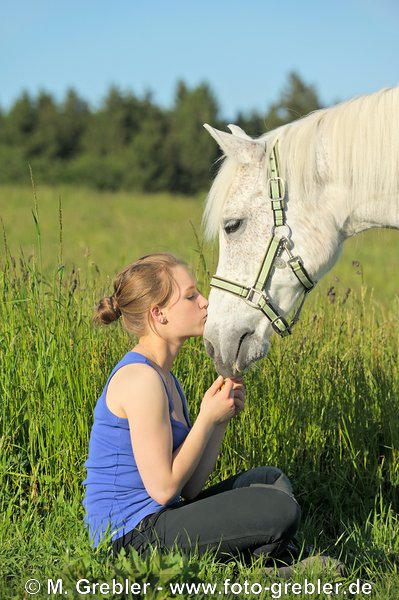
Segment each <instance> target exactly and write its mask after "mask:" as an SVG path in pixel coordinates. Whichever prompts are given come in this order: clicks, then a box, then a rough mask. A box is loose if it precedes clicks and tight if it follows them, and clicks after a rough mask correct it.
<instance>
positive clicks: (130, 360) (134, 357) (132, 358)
mask: <svg viewBox="0 0 399 600" xmlns="http://www.w3.org/2000/svg"><path fill="white" fill-rule="evenodd" d="M131 364H143V365H148V366H149V367H151V368H152V369H154V371H155V372H156V373H158V375H159V377H160V378H161V381H162V383H163V385H164V388H165V391H166V395H167V397H168V404H169V412H170V413H172V412H173V400H172V396H171V393H170V391H169V388H168V386H167V385H166V381H165V379H164V378H163V376H162V375H161V373H160V372H159V371H158V369H156V368H155V367H154V365H153V364H152V362H151V361H150V360H149V359H148V358H147V357H146V356H144V354H140V353H139V352H133V351H130V352H127V353H126V354H125V356H124V357H123V358H122V359H121V360H120V361H119V362H118V364H117V365H116V366H115V367H114V368H113V370H112V372H111V375H110V376H109V378H108V381H107V386H108V383H109V382H110V380H111V378H112V377H113V375H115V373H116V371H118V370H119V369H121V368H122V367H125V366H126V365H131ZM172 375H173V373H172ZM173 377H174V375H173ZM180 389H181V388H180V386H179V391H180ZM183 396H184V394H183ZM183 404H184V405H185V403H184V402H183ZM184 410H185V412H186V407H185V406H184Z"/></svg>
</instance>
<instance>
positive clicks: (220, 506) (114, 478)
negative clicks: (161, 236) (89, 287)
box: [84, 254, 300, 557]
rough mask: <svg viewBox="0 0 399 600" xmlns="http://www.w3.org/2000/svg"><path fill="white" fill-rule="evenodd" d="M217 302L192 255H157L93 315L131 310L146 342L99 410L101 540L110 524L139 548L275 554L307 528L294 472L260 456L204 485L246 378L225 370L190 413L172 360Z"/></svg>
mask: <svg viewBox="0 0 399 600" xmlns="http://www.w3.org/2000/svg"><path fill="white" fill-rule="evenodd" d="M207 307H208V302H207V300H206V298H204V296H203V295H202V294H201V293H200V292H199V291H198V289H197V287H196V283H195V281H194V279H193V276H192V275H191V273H190V271H189V270H188V268H187V266H186V265H185V264H184V263H183V262H182V261H180V260H178V259H177V258H175V257H174V256H172V255H170V254H152V255H148V256H144V257H143V258H140V259H139V260H137V261H136V262H135V263H133V264H131V265H130V266H128V267H126V268H125V269H124V270H123V271H122V272H121V273H120V274H119V275H118V276H117V277H116V279H115V282H114V293H113V295H112V296H111V297H109V298H104V299H103V300H101V302H100V303H99V305H98V307H97V312H96V316H95V321H97V322H98V323H104V324H109V323H112V322H114V321H116V320H118V319H119V318H122V322H123V325H124V328H125V329H126V330H127V332H128V333H131V334H134V335H135V336H136V337H137V338H138V343H137V344H136V346H135V347H134V348H133V350H132V351H130V352H128V353H127V354H126V355H125V356H124V357H123V358H122V360H121V361H120V362H119V363H118V364H117V365H116V367H115V368H114V369H113V371H112V373H111V375H110V377H109V378H108V381H107V383H106V386H105V388H104V390H103V392H102V394H101V396H100V398H99V400H98V402H97V405H96V407H95V410H94V424H93V428H92V431H91V436H90V445H89V456H88V459H87V461H86V463H85V467H86V469H87V478H86V480H85V481H84V485H85V487H86V489H85V497H84V506H85V509H86V523H87V525H88V527H89V531H90V536H91V538H92V540H93V543H94V545H98V544H99V542H100V541H101V540H102V539H104V537H106V536H108V535H111V536H112V543H113V550H114V553H115V554H117V553H118V552H119V551H120V550H121V549H122V548H124V549H125V550H126V552H128V551H129V548H130V547H134V548H136V549H137V550H138V551H139V552H140V553H143V554H145V553H146V552H147V551H148V550H149V548H150V547H151V546H156V547H158V548H159V549H160V550H169V549H172V548H176V547H177V548H178V549H180V550H181V551H182V552H190V551H191V550H196V551H197V552H198V553H200V554H201V553H203V552H205V551H206V550H208V549H213V550H214V552H215V553H216V554H217V556H218V557H221V556H222V555H226V554H227V555H237V554H238V553H249V554H254V555H256V556H257V555H259V554H261V553H267V554H268V555H269V556H272V557H277V556H279V555H281V553H282V552H283V551H284V550H285V548H286V547H287V545H288V543H289V541H290V540H291V538H292V537H293V535H294V534H295V532H296V529H297V527H298V523H299V519H300V509H299V506H298V504H297V502H296V500H295V499H294V497H293V495H292V489H291V484H290V482H289V480H288V478H287V477H286V476H285V475H284V474H283V473H282V472H281V471H280V470H279V469H277V468H275V467H258V468H255V469H252V470H249V471H246V472H244V473H241V474H238V475H235V476H233V477H231V478H229V479H228V480H226V481H222V482H221V483H218V484H216V485H214V486H212V487H210V488H208V489H206V490H205V491H202V489H203V487H204V484H205V483H206V481H207V479H208V477H209V475H210V473H211V472H212V470H213V468H214V466H215V463H216V459H217V457H218V454H219V450H220V447H221V444H222V440H223V436H224V433H225V431H226V427H227V426H228V423H229V421H230V420H231V419H234V418H237V416H238V415H239V414H240V413H241V411H242V410H243V409H244V393H245V390H244V385H243V382H242V380H240V379H226V380H223V377H218V378H217V379H216V380H215V381H214V383H213V384H212V385H211V387H210V388H209V389H208V390H207V391H206V393H205V395H204V397H203V399H202V402H201V407H200V411H199V414H198V416H197V419H196V420H195V422H194V424H193V425H191V424H190V420H189V415H188V410H187V403H186V398H185V396H184V393H183V390H182V389H181V387H180V384H179V381H178V380H177V379H176V377H175V376H174V375H173V373H172V371H171V369H172V366H173V361H174V359H175V358H176V356H177V354H178V352H179V350H180V348H181V347H182V345H183V343H184V341H185V340H187V339H188V338H189V337H191V336H201V335H202V333H203V329H204V325H205V321H206V317H207Z"/></svg>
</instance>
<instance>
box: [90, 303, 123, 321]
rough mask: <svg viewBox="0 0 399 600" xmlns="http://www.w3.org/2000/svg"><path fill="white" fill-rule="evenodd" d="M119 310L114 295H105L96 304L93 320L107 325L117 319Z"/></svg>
mask: <svg viewBox="0 0 399 600" xmlns="http://www.w3.org/2000/svg"><path fill="white" fill-rule="evenodd" d="M121 314H122V313H121V310H120V308H119V306H118V302H117V300H116V299H115V297H114V296H106V297H105V298H103V299H102V300H100V302H99V303H98V305H97V308H96V312H95V315H94V319H93V320H94V322H95V323H97V324H102V325H109V324H110V323H113V322H114V321H117V320H118V319H119V317H120V316H121Z"/></svg>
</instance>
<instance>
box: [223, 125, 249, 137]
mask: <svg viewBox="0 0 399 600" xmlns="http://www.w3.org/2000/svg"><path fill="white" fill-rule="evenodd" d="M227 127H228V128H229V129H230V131H231V133H232V134H233V135H237V136H238V137H241V138H244V139H245V140H251V141H252V138H251V137H249V135H248V134H247V133H245V131H244V130H243V129H241V127H238V125H233V124H230V125H227Z"/></svg>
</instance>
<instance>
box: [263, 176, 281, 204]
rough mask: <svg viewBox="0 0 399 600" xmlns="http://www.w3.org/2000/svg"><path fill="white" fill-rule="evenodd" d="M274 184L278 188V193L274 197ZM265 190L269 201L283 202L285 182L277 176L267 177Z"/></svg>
mask: <svg viewBox="0 0 399 600" xmlns="http://www.w3.org/2000/svg"><path fill="white" fill-rule="evenodd" d="M274 183H277V187H278V191H279V193H278V195H276V193H275V191H274V189H273V184H274ZM267 189H268V194H269V198H270V199H271V200H284V197H285V181H284V179H282V178H281V177H279V176H275V177H269V179H268V180H267Z"/></svg>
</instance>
